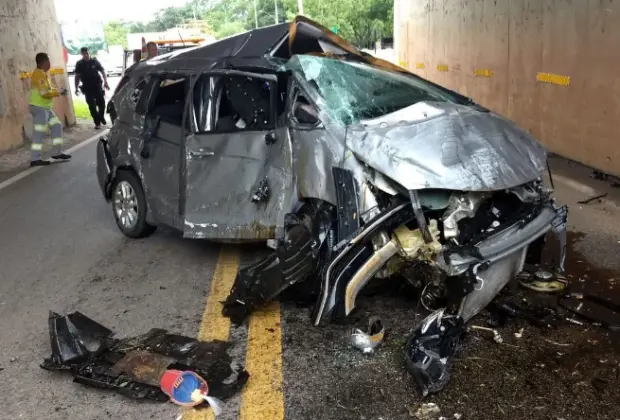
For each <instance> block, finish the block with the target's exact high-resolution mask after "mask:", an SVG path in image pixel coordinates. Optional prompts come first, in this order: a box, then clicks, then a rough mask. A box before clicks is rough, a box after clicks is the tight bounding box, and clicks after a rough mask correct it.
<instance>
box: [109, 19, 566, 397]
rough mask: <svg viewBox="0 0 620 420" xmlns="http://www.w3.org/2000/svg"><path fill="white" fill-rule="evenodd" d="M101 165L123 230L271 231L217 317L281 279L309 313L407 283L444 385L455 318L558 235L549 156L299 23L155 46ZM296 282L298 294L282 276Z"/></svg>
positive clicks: (135, 74) (562, 218) (475, 109)
mask: <svg viewBox="0 0 620 420" xmlns="http://www.w3.org/2000/svg"><path fill="white" fill-rule="evenodd" d="M113 103H114V108H115V109H116V110H117V113H118V118H117V120H116V121H115V123H114V126H113V127H112V129H111V130H110V133H109V135H108V136H107V138H105V139H102V140H101V141H100V142H99V145H98V160H97V172H98V177H99V182H100V185H101V188H102V191H103V194H104V197H105V198H106V200H108V201H109V202H111V204H112V208H113V211H114V216H115V218H116V221H117V224H118V226H119V228H120V229H121V230H122V231H123V233H124V234H125V235H127V236H130V237H143V236H147V235H148V234H150V233H151V232H152V231H153V230H154V229H155V226H157V225H166V226H169V227H172V228H175V229H178V230H180V231H182V232H183V235H184V236H185V237H187V238H205V239H210V240H216V241H268V244H269V246H270V247H271V248H273V253H271V254H270V255H269V256H268V257H267V258H265V259H264V260H261V261H259V262H258V263H256V264H253V265H251V266H249V267H246V268H244V269H242V270H240V272H239V274H238V276H237V279H236V281H235V283H234V286H233V288H232V290H231V292H230V296H229V297H228V299H227V300H226V302H225V303H224V308H223V313H224V314H225V315H226V316H228V317H230V318H231V319H232V320H233V321H234V322H235V323H240V322H242V320H243V319H244V317H245V316H246V315H247V314H248V313H249V312H250V311H251V310H252V309H253V308H255V307H257V306H260V305H263V304H265V303H266V302H268V301H270V300H273V299H276V298H277V297H278V296H279V295H280V294H281V293H282V292H283V291H284V290H286V289H289V290H288V292H290V291H291V290H292V289H293V290H299V293H302V290H303V292H308V293H310V294H311V295H312V296H313V297H314V298H315V299H316V305H315V309H314V311H313V322H314V324H315V325H317V326H318V325H319V324H320V323H322V322H328V321H332V320H336V319H341V318H344V317H346V316H348V315H349V314H350V313H351V312H352V311H353V310H354V308H355V304H356V299H357V296H358V295H359V294H360V292H361V291H362V289H363V288H364V286H365V285H366V284H367V283H368V282H369V281H370V280H371V279H377V278H378V279H392V278H396V277H399V278H404V279H405V281H407V282H409V283H410V284H411V285H413V286H415V287H416V288H418V289H419V290H420V303H421V304H422V305H423V306H424V307H425V308H426V309H428V310H429V311H431V312H432V313H431V315H430V316H429V318H427V319H426V320H425V321H424V322H423V323H422V324H421V325H420V326H419V327H418V329H417V330H416V331H415V333H414V335H413V336H412V339H411V343H410V347H408V348H409V349H410V350H408V353H407V354H408V366H410V369H411V370H412V372H413V373H414V377H416V380H417V381H418V384H419V385H420V387H421V388H422V389H423V391H424V392H433V391H437V390H439V389H441V387H443V385H445V382H446V381H447V377H448V373H447V372H448V368H449V365H450V360H451V357H452V352H453V351H454V348H455V343H456V341H458V331H459V329H460V328H461V327H462V325H463V324H464V323H465V322H467V321H468V320H469V319H471V318H472V317H473V316H474V315H476V314H477V313H478V312H479V311H481V310H482V309H483V308H484V307H485V306H486V305H487V304H488V303H489V302H490V301H491V300H492V299H493V297H494V296H495V295H496V294H497V293H498V292H499V291H500V290H501V289H502V288H503V287H504V286H505V285H506V284H507V283H508V281H509V280H510V279H511V278H512V277H513V276H514V275H515V274H516V273H518V272H519V271H521V269H522V267H523V265H524V263H525V261H526V259H536V258H538V257H539V256H540V252H541V249H542V244H543V241H544V235H545V234H546V233H547V232H548V231H550V230H554V231H555V232H557V233H558V234H559V236H560V244H562V245H561V249H560V250H559V251H560V252H559V254H558V256H559V259H558V265H559V267H558V268H559V269H560V270H561V269H562V268H563V262H564V259H565V255H564V254H565V246H564V245H563V244H565V235H566V233H565V229H566V226H565V224H566V217H567V208H566V206H558V205H556V203H555V201H554V199H553V196H552V193H551V191H550V190H548V189H547V188H546V187H545V185H544V183H543V181H542V177H543V174H544V171H545V169H546V152H545V150H544V149H543V147H542V146H541V145H539V144H538V143H537V142H536V141H535V140H534V139H532V137H531V136H530V135H529V134H528V133H527V132H525V131H523V130H521V129H519V128H518V127H517V126H515V124H513V123H512V122H510V121H508V120H506V119H504V118H502V117H500V116H499V115H496V114H494V113H492V112H490V111H488V110H486V109H484V108H482V107H481V106H479V105H477V104H475V103H474V102H473V101H471V100H470V99H468V98H466V97H464V96H462V95H460V94H458V93H456V92H453V91H450V90H448V89H445V88H443V87H441V86H438V85H436V84H433V83H431V82H429V81H426V80H424V79H422V78H420V77H418V76H415V75H413V74H411V73H408V72H406V71H404V70H403V69H400V68H398V67H396V66H394V65H391V64H389V63H387V62H385V61H382V60H379V59H376V58H374V57H372V56H369V55H367V54H365V53H363V52H361V51H359V50H358V49H357V48H355V47H354V46H352V45H351V44H349V43H347V42H346V41H344V40H343V39H342V38H339V37H338V36H336V35H335V34H333V33H331V32H330V31H328V30H326V29H325V28H323V27H321V26H320V25H318V24H316V23H315V22H312V21H310V20H308V19H306V18H302V17H298V18H296V19H295V20H294V21H293V22H292V23H290V24H282V25H274V26H271V27H266V28H261V29H256V30H253V31H250V32H248V33H245V34H241V35H237V36H233V37H231V38H227V39H224V40H221V41H219V42H216V43H214V44H211V45H208V46H203V47H197V48H192V49H188V50H184V51H181V52H175V53H171V54H167V55H164V56H160V57H157V58H156V59H152V60H149V61H146V62H142V63H140V64H138V65H136V66H135V67H134V68H133V69H132V71H131V72H129V73H128V74H126V75H125V77H124V78H123V80H122V81H121V83H120V85H119V88H118V89H117V91H116V92H115V95H114V97H113ZM296 288H297V289H296Z"/></svg>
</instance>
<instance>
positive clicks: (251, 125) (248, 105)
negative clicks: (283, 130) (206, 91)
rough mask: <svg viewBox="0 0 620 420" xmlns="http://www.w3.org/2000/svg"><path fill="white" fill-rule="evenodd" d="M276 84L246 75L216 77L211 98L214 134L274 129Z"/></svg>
mask: <svg viewBox="0 0 620 420" xmlns="http://www.w3.org/2000/svg"><path fill="white" fill-rule="evenodd" d="M273 89H275V85H274V84H273V83H272V82H268V81H266V80H262V79H258V78H252V77H247V76H238V75H234V76H220V77H218V78H216V82H215V91H214V95H213V97H212V105H213V106H212V109H213V111H212V115H213V122H214V124H212V131H215V132H230V131H249V130H270V129H272V128H275V121H274V118H273V115H272V104H271V100H272V91H273Z"/></svg>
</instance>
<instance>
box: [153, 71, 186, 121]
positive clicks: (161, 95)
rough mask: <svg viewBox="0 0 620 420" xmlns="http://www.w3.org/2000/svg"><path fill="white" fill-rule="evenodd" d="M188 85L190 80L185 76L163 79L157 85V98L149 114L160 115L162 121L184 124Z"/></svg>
mask: <svg viewBox="0 0 620 420" xmlns="http://www.w3.org/2000/svg"><path fill="white" fill-rule="evenodd" d="M188 87H189V80H188V79H187V78H185V77H181V78H165V79H162V80H161V81H160V82H159V86H155V89H156V92H155V98H154V99H153V102H152V104H151V106H150V107H149V109H150V111H149V115H152V116H157V117H160V119H161V121H165V122H167V123H170V124H174V125H177V126H179V127H180V126H182V125H183V111H184V109H185V96H186V94H187V89H188Z"/></svg>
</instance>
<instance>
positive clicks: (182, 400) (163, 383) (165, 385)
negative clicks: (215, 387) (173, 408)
mask: <svg viewBox="0 0 620 420" xmlns="http://www.w3.org/2000/svg"><path fill="white" fill-rule="evenodd" d="M159 387H160V388H161V390H162V391H164V393H165V394H166V395H168V396H169V397H170V399H171V400H172V402H174V403H175V404H178V405H182V406H186V407H193V406H196V405H199V404H202V403H203V402H204V401H203V399H200V400H198V401H193V400H192V398H191V396H192V393H193V392H194V391H196V390H199V391H200V393H201V394H202V395H205V396H206V395H207V392H208V391H209V387H208V386H207V381H205V380H204V379H203V378H201V377H200V376H199V375H198V374H196V373H195V372H191V371H186V372H182V371H180V370H174V369H169V370H167V371H165V372H164V374H163V375H162V377H161V379H160V380H159Z"/></svg>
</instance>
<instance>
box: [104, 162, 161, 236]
mask: <svg viewBox="0 0 620 420" xmlns="http://www.w3.org/2000/svg"><path fill="white" fill-rule="evenodd" d="M146 207H147V204H146V196H145V195H144V189H143V188H142V183H141V182H140V179H139V178H138V177H137V176H136V174H134V173H133V172H129V171H119V173H118V174H117V176H116V180H115V181H114V188H113V190H112V209H113V210H114V219H115V220H116V224H117V225H118V227H119V229H120V230H121V232H123V234H124V235H125V236H127V237H129V238H144V237H146V236H149V235H150V234H152V233H153V232H154V231H155V226H153V225H150V224H148V223H147V222H146Z"/></svg>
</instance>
